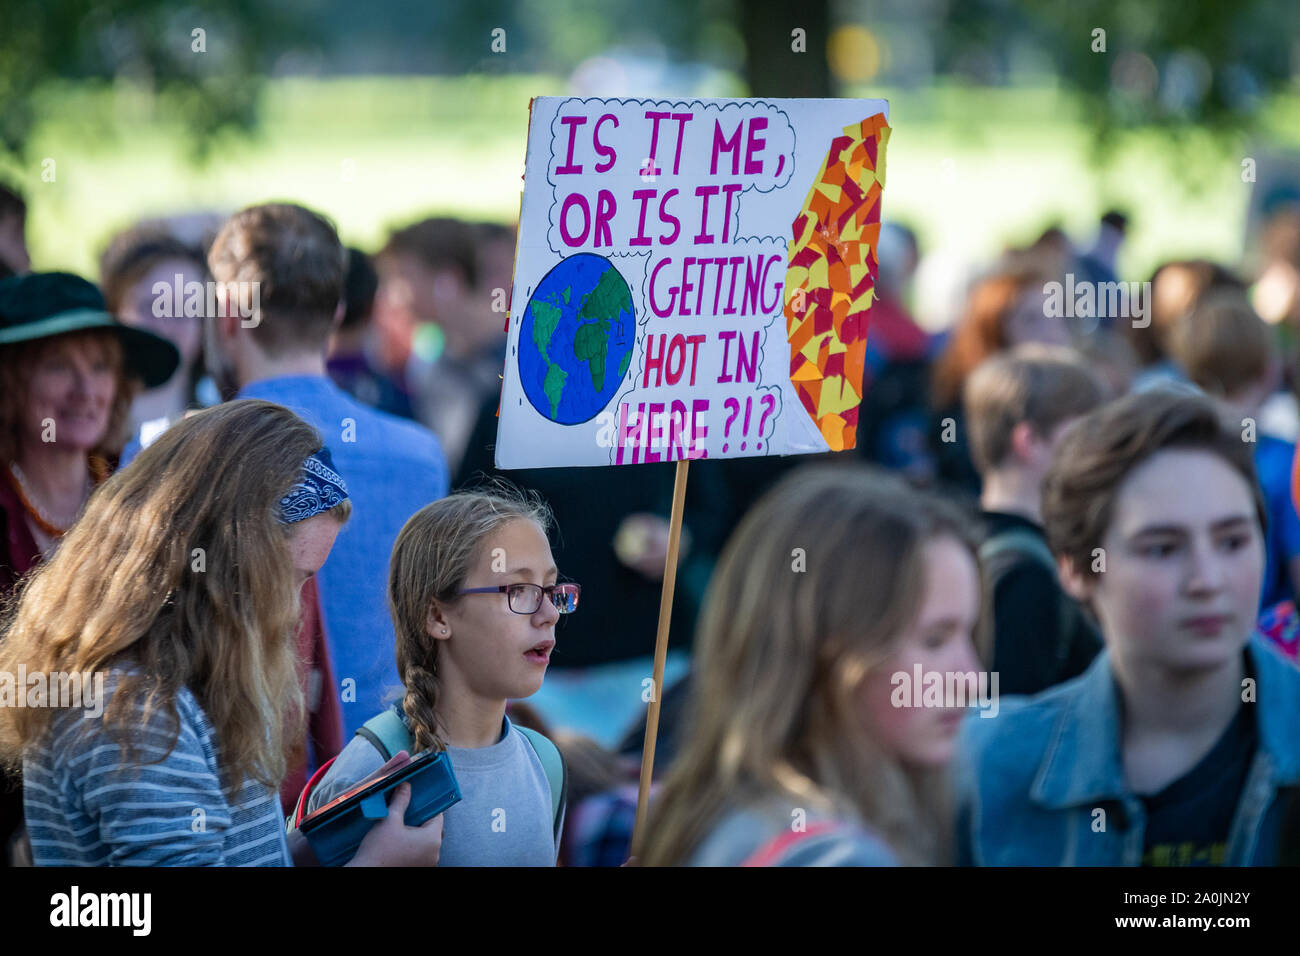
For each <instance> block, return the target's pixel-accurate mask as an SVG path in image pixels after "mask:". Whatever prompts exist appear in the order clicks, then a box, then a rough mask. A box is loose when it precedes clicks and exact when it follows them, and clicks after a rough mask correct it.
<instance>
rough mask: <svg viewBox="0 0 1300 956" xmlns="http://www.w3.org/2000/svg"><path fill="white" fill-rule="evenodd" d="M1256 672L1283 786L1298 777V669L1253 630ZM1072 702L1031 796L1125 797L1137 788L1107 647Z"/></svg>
mask: <svg viewBox="0 0 1300 956" xmlns="http://www.w3.org/2000/svg"><path fill="white" fill-rule="evenodd" d="M1246 653H1247V656H1248V663H1249V670H1250V674H1251V676H1253V677H1254V679H1255V701H1256V702H1255V704H1254V706H1255V707H1256V708H1257V710H1256V711H1255V717H1256V720H1255V726H1256V728H1257V733H1258V735H1259V748H1260V751H1261V752H1263V753H1265V754H1267V755H1268V757H1269V758H1270V763H1271V765H1272V767H1273V774H1274V778H1275V781H1276V782H1277V784H1278V785H1281V786H1288V785H1297V784H1300V734H1297V733H1296V732H1295V715H1296V714H1297V713H1300V676H1298V675H1297V674H1296V673H1295V672H1294V671H1295V666H1294V665H1293V664H1292V663H1291V662H1290V661H1287V660H1285V659H1284V658H1282V657H1281V656H1280V655H1279V654H1278V653H1277V652H1276V651H1274V650H1273V649H1272V648H1271V647H1269V646H1268V645H1267V644H1266V643H1265V642H1264V640H1263V639H1262V638H1260V637H1258V636H1252V637H1251V639H1250V642H1249V643H1248V644H1247V647H1246ZM1065 695H1066V696H1067V698H1068V699H1067V701H1066V703H1065V706H1064V707H1063V708H1062V711H1061V714H1060V716H1059V717H1058V718H1057V721H1056V726H1055V728H1054V729H1053V732H1052V738H1051V741H1050V742H1049V743H1048V745H1047V749H1046V751H1044V753H1043V759H1042V762H1041V763H1040V764H1039V770H1038V774H1037V776H1036V777H1035V778H1034V782H1033V785H1032V786H1031V787H1030V792H1029V796H1030V799H1031V800H1033V801H1034V802H1035V803H1037V804H1039V805H1041V806H1044V807H1047V808H1050V809H1054V810H1061V809H1065V808H1067V807H1073V806H1080V805H1086V804H1095V803H1099V802H1101V801H1104V800H1122V799H1124V798H1126V797H1131V796H1132V792H1131V790H1130V789H1129V787H1128V785H1127V784H1126V783H1125V781H1124V767H1123V762H1122V757H1121V748H1120V739H1121V738H1120V696H1119V688H1118V686H1117V685H1116V683H1115V678H1114V675H1113V674H1112V673H1111V667H1110V654H1109V652H1108V651H1102V652H1101V653H1100V654H1098V655H1097V659H1096V660H1094V661H1093V662H1092V665H1091V666H1090V667H1089V668H1088V670H1087V671H1085V672H1084V673H1083V675H1082V676H1081V677H1080V678H1079V679H1078V681H1076V682H1075V683H1074V685H1073V686H1072V687H1070V688H1069V689H1068V690H1066V691H1065Z"/></svg>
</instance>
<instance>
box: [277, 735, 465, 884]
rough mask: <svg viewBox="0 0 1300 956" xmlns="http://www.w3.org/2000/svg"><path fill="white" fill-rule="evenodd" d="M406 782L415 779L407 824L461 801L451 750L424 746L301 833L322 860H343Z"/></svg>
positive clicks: (326, 862)
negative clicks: (380, 778)
mask: <svg viewBox="0 0 1300 956" xmlns="http://www.w3.org/2000/svg"><path fill="white" fill-rule="evenodd" d="M402 783H409V784H410V785H411V802H410V803H409V804H408V805H407V807H406V815H405V823H406V825H407V826H408V827H418V826H420V825H421V824H423V823H425V822H427V821H428V820H430V819H432V818H433V817H436V816H437V815H438V814H440V813H442V812H443V811H444V810H446V809H447V808H448V807H451V806H454V805H455V804H457V803H459V802H460V785H459V784H458V783H456V775H455V774H454V773H452V770H451V760H450V758H448V756H447V754H446V752H445V751H443V752H439V753H436V754H435V753H432V752H430V751H425V752H424V753H422V754H420V756H418V757H416V758H415V759H414V760H412V761H411V762H410V763H409V764H407V765H406V766H405V767H402V768H401V769H400V770H398V771H397V772H396V773H394V774H392V775H391V776H389V777H387V778H385V779H384V780H377V781H375V783H374V784H373V785H371V786H369V787H367V788H366V789H365V790H362V791H361V792H360V793H357V794H355V795H353V796H352V797H350V798H348V799H347V800H346V801H344V802H343V803H341V804H339V806H338V807H336V808H335V809H333V810H331V811H330V812H328V813H327V814H325V815H323V816H321V817H320V818H318V819H316V820H305V821H303V825H302V827H301V830H302V835H303V836H304V837H306V838H307V842H308V843H310V844H311V848H312V851H313V852H314V853H315V854H316V858H317V859H318V860H319V861H320V864H321V866H342V865H343V864H344V863H346V862H348V860H350V859H352V857H353V856H355V855H356V852H357V847H359V846H360V845H361V841H362V840H363V839H365V836H366V834H367V833H369V832H370V828H371V827H372V826H374V825H375V823H376V822H377V821H379V820H382V819H384V818H385V817H386V816H388V801H389V799H390V797H391V796H392V794H393V791H394V790H395V789H396V788H397V786H398V785H399V784H402Z"/></svg>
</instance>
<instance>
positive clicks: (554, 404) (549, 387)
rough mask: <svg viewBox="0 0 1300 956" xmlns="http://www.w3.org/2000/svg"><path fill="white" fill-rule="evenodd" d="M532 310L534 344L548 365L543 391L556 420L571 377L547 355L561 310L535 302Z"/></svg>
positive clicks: (547, 303) (566, 300) (566, 294)
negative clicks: (561, 399)
mask: <svg viewBox="0 0 1300 956" xmlns="http://www.w3.org/2000/svg"><path fill="white" fill-rule="evenodd" d="M564 301H565V302H568V301H569V290H568V288H567V287H566V288H565V290H564ZM532 310H533V344H534V345H536V346H537V351H539V352H541V353H542V361H544V362H545V363H546V380H545V381H544V382H543V383H542V390H543V391H545V392H546V398H547V400H549V401H550V403H551V418H555V417H556V416H557V415H558V414H559V413H560V396H561V395H563V394H564V383H565V381H566V380H567V379H568V377H569V373H568V372H566V371H565V370H564V369H562V368H560V366H559V365H557V364H556V363H554V362H552V361H551V357H550V356H549V355H548V354H547V353H546V350H547V349H548V348H549V347H550V345H551V336H553V335H554V334H555V329H556V328H557V327H558V326H559V324H560V308H559V306H555V305H551V303H549V302H538V301H534V302H533V303H532Z"/></svg>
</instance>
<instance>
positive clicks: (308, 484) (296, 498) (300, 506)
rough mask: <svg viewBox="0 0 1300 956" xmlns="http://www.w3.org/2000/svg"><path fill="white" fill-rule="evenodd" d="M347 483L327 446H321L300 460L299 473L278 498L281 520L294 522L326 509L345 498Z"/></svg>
mask: <svg viewBox="0 0 1300 956" xmlns="http://www.w3.org/2000/svg"><path fill="white" fill-rule="evenodd" d="M347 497H348V486H347V483H346V482H345V481H344V480H343V478H342V477H341V476H340V475H339V473H338V472H337V471H335V470H334V460H333V459H332V458H331V457H330V450H329V449H328V448H322V449H321V450H320V451H318V452H316V454H314V455H312V456H311V457H310V458H308V459H307V460H306V461H304V462H303V463H302V477H301V478H300V479H299V480H298V483H297V484H296V485H294V486H293V487H292V488H290V489H289V493H288V494H287V495H285V496H284V497H283V498H281V499H280V520H281V521H282V522H284V523H285V524H295V523H296V522H299V521H305V520H306V519H308V518H312V517H315V516H316V515H318V514H323V513H324V512H326V511H329V510H330V509H331V508H333V507H334V506H335V505H337V504H338V503H339V502H341V501H345V500H347Z"/></svg>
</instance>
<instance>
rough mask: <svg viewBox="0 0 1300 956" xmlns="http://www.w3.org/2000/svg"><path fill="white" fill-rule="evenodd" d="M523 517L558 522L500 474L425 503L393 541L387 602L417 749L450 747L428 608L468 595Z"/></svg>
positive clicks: (536, 498) (546, 524) (542, 523)
mask: <svg viewBox="0 0 1300 956" xmlns="http://www.w3.org/2000/svg"><path fill="white" fill-rule="evenodd" d="M520 519H523V520H527V521H533V522H535V523H536V524H537V526H538V528H540V529H541V532H542V534H543V535H545V534H546V533H547V532H548V531H549V530H550V528H551V525H552V522H553V518H552V515H551V510H550V508H549V506H548V505H547V504H546V503H545V502H544V501H543V500H542V498H541V496H540V495H538V494H537V493H536V492H522V491H520V490H519V489H517V488H515V487H514V486H513V485H511V484H509V483H508V482H505V481H501V480H498V481H495V482H491V483H488V484H485V485H483V486H481V487H479V488H474V489H469V490H465V491H458V492H456V493H455V494H452V495H449V496H448V497H446V498H441V499H439V500H438V501H435V502H433V503H432V504H428V505H425V506H424V507H423V508H421V509H420V510H419V511H417V512H416V513H415V514H413V515H412V516H411V517H410V519H409V520H408V521H407V522H406V524H405V525H404V526H403V527H402V530H401V532H400V533H399V534H398V536H397V541H396V542H395V543H394V544H393V558H392V562H391V564H390V565H389V572H388V608H389V611H390V612H391V613H392V616H393V630H394V631H395V632H396V635H397V642H396V651H397V673H398V674H399V675H400V676H401V679H402V685H403V686H404V687H405V688H406V693H405V697H404V698H403V699H402V710H403V712H404V713H405V714H406V716H407V719H408V721H409V722H410V724H411V729H412V731H413V732H414V737H415V750H416V752H417V753H419V752H421V751H424V750H435V751H438V750H445V749H446V742H445V734H444V730H443V727H442V725H441V723H440V722H439V720H438V695H439V685H438V643H439V642H438V641H437V640H436V639H435V638H434V637H433V635H432V634H430V633H429V611H430V610H431V609H432V607H433V603H434V601H438V602H440V603H443V604H453V603H455V602H457V601H460V600H462V598H461V597H460V595H459V591H460V589H461V588H462V587H464V586H465V579H466V578H467V577H468V576H469V573H470V571H471V570H472V569H473V567H474V565H475V563H476V562H477V561H478V559H479V557H480V556H481V555H482V554H483V548H484V547H486V545H487V542H488V539H489V538H490V537H491V535H492V534H493V532H495V531H496V530H497V529H498V528H500V527H502V526H503V525H505V524H506V523H507V522H510V521H517V520H520Z"/></svg>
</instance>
